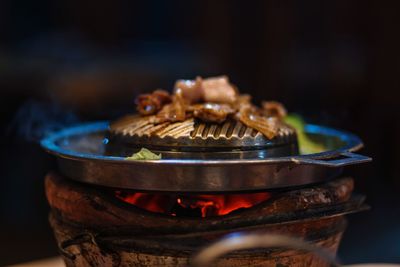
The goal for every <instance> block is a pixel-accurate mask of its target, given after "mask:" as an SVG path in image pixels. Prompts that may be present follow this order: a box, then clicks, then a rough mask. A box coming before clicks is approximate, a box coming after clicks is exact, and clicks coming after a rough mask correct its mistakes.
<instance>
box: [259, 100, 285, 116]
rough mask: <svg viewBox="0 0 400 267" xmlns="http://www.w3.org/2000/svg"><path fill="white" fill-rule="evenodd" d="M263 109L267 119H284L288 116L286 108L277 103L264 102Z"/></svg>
mask: <svg viewBox="0 0 400 267" xmlns="http://www.w3.org/2000/svg"><path fill="white" fill-rule="evenodd" d="M262 107H263V111H264V112H263V113H264V115H265V116H267V117H277V118H279V119H282V118H284V117H286V115H287V111H286V108H285V106H284V105H282V104H281V103H279V102H277V101H263V102H262Z"/></svg>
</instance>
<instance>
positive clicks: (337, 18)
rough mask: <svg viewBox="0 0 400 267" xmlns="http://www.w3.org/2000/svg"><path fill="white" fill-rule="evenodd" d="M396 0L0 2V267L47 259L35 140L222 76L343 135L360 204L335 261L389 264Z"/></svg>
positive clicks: (396, 239)
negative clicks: (348, 135)
mask: <svg viewBox="0 0 400 267" xmlns="http://www.w3.org/2000/svg"><path fill="white" fill-rule="evenodd" d="M399 14H400V1H349V0H347V1H317V0H309V1H240V2H239V1H237V2H236V1H228V0H225V1H161V0H160V1H140V2H139V1H128V0H126V1H122V0H116V1H99V0H96V1H94V0H90V1H77V0H60V1H51V0H47V1H27V0H25V1H24V0H2V1H0V110H1V113H0V127H1V128H0V134H1V139H0V142H1V150H0V157H1V158H0V162H1V163H2V166H1V172H0V173H1V175H0V177H1V178H0V237H1V242H0V265H3V264H8V263H16V262H22V261H26V260H32V259H38V258H42V257H48V256H54V255H56V254H57V251H56V244H55V241H54V240H53V237H52V233H51V230H50V228H49V226H48V222H47V213H48V206H47V204H46V200H45V197H44V192H43V178H44V175H45V174H46V172H47V171H48V170H49V169H52V168H54V161H53V159H52V158H51V157H50V156H48V155H46V154H45V153H44V152H43V151H42V150H41V149H40V147H39V145H38V142H37V141H38V140H39V139H40V138H41V137H42V136H43V135H44V134H46V133H49V132H52V131H54V130H56V129H59V128H61V127H63V126H66V125H70V124H73V123H76V122H79V121H86V120H96V119H112V118H115V117H116V116H118V115H120V114H122V113H123V112H126V111H129V110H133V108H134V106H133V99H134V97H135V96H136V95H137V94H138V93H139V92H144V91H150V90H153V89H155V88H158V87H162V88H165V89H171V88H172V86H173V83H174V80H175V79H177V78H193V77H195V76H196V75H202V76H208V75H219V74H227V75H229V76H230V78H231V80H232V81H233V82H234V83H235V84H236V85H238V87H239V88H240V89H241V91H242V92H244V91H245V92H247V93H251V94H253V95H254V99H255V100H259V99H275V100H279V101H282V102H284V103H285V105H286V106H287V107H288V109H289V110H290V111H295V112H298V113H300V114H302V115H303V116H305V118H306V119H307V120H308V121H309V122H313V123H320V124H325V125H329V126H333V127H338V128H343V129H346V130H348V131H352V132H354V133H356V134H358V135H359V136H360V137H361V138H362V139H363V140H364V143H365V144H366V147H365V149H364V150H363V151H362V153H363V154H366V155H369V156H372V157H373V158H374V162H373V163H371V164H367V165H360V166H357V167H352V168H348V170H347V173H349V174H351V175H353V176H354V177H355V178H356V191H358V192H360V193H363V194H365V195H367V201H368V203H369V204H370V205H371V206H372V209H371V210H370V211H367V212H363V213H360V214H356V215H351V216H349V222H350V224H349V227H348V229H347V232H346V233H345V236H344V240H343V243H342V246H341V248H340V251H339V256H340V257H341V259H342V260H343V262H345V263H354V262H376V261H387V262H400V208H399V205H400V202H399V200H400V194H399V193H400V181H399V179H398V175H397V174H398V173H399V162H400V156H399V155H400V154H399V152H398V151H399V149H400V141H399V137H400V120H399V118H398V116H399V110H398V108H399V104H398V101H399V96H400V94H399V85H400V82H399V79H400V65H399V62H400V38H399V34H400V27H399V26H400V15H399Z"/></svg>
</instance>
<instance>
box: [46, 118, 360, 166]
mask: <svg viewBox="0 0 400 267" xmlns="http://www.w3.org/2000/svg"><path fill="white" fill-rule="evenodd" d="M108 129H109V122H108V121H101V122H91V123H84V124H80V125H77V126H72V127H68V128H66V129H63V130H61V131H59V132H56V133H53V134H51V135H49V136H47V137H46V138H44V139H43V140H42V141H41V146H42V147H43V148H44V149H45V150H46V151H47V152H48V153H50V154H52V155H55V156H57V157H61V158H65V159H74V160H90V161H103V162H112V163H113V164H124V165H125V164H133V165H136V164H143V165H146V164H150V165H154V164H158V165H160V164H161V165H164V164H174V165H219V164H223V165H231V164H276V163H289V162H297V163H301V162H302V161H303V160H309V159H311V160H312V159H316V160H319V159H329V158H333V157H337V156H340V155H341V154H342V153H347V152H355V151H358V150H359V149H361V148H362V147H363V146H364V144H363V142H362V141H361V139H360V138H359V137H358V136H356V135H355V134H352V133H349V132H346V131H343V130H338V129H334V128H330V127H326V126H321V125H315V124H307V125H306V127H305V132H306V133H311V134H315V133H318V134H324V135H327V136H332V137H338V138H340V140H341V141H343V142H344V143H346V145H344V146H343V147H340V148H338V149H335V150H327V151H323V152H319V153H312V154H302V155H294V156H283V157H271V158H265V159H211V160H204V159H161V160H138V161H128V160H126V159H125V158H124V157H119V156H104V155H95V154H89V153H79V152H74V151H72V150H67V149H63V148H62V147H60V146H59V145H57V141H58V140H60V139H61V138H66V137H69V136H73V135H78V134H89V133H94V132H99V133H100V132H103V131H104V132H105V131H107V130H108Z"/></svg>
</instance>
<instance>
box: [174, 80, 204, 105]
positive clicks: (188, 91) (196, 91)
mask: <svg viewBox="0 0 400 267" xmlns="http://www.w3.org/2000/svg"><path fill="white" fill-rule="evenodd" d="M202 82H203V80H202V78H201V77H197V78H196V80H177V81H176V83H175V87H174V92H177V91H180V92H182V96H183V98H184V99H185V100H187V101H188V102H189V103H190V104H193V103H198V102H201V101H202V100H203V95H204V91H203V88H202Z"/></svg>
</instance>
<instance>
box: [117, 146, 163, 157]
mask: <svg viewBox="0 0 400 267" xmlns="http://www.w3.org/2000/svg"><path fill="white" fill-rule="evenodd" d="M125 159H126V160H158V159H161V154H159V155H157V154H155V153H153V152H151V151H150V150H148V149H147V148H144V147H143V148H142V149H140V151H139V152H137V153H135V154H133V155H132V156H130V157H127V158H125Z"/></svg>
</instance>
